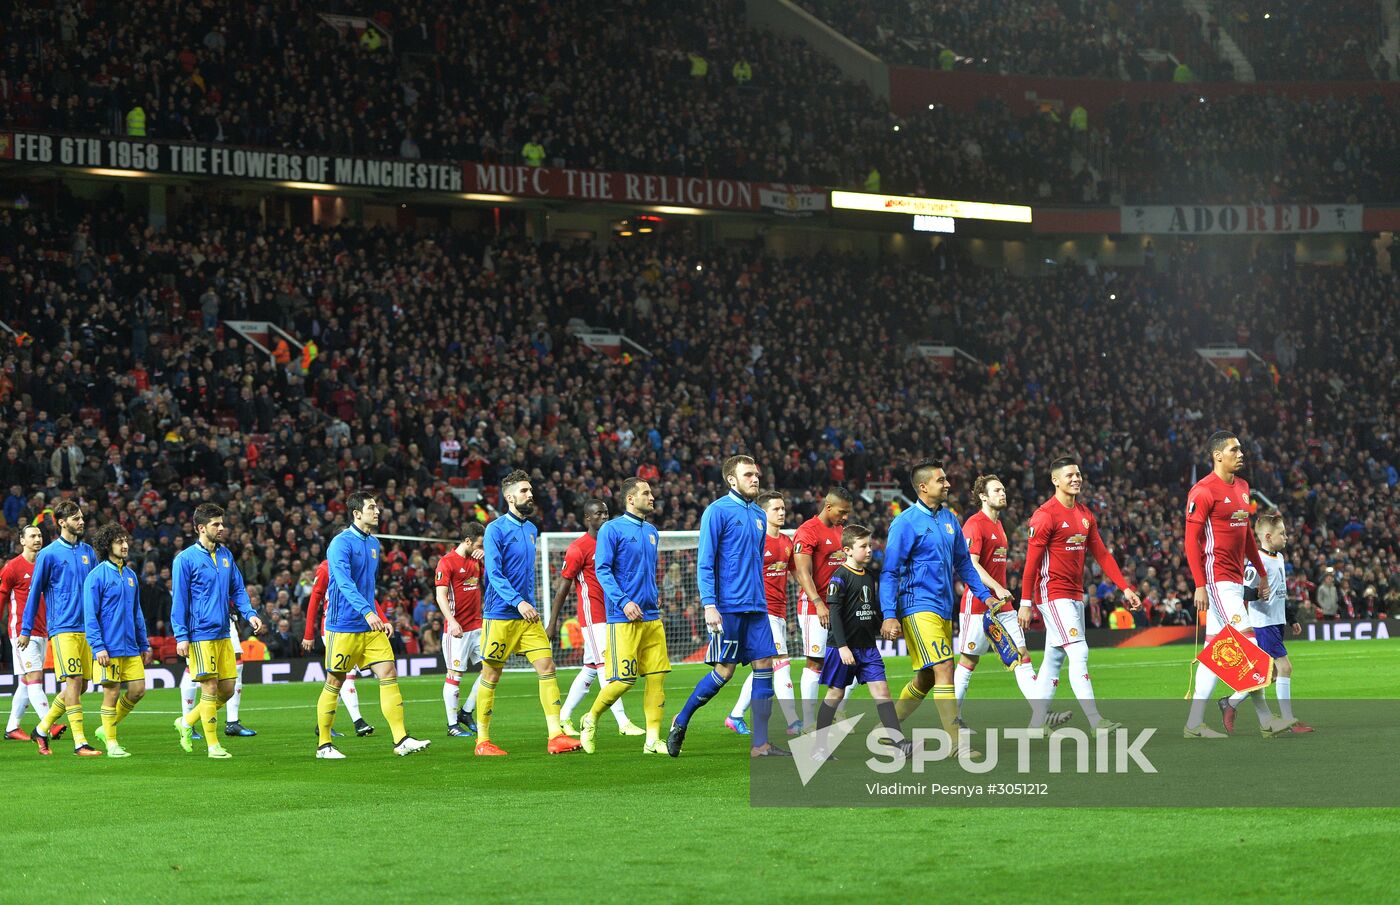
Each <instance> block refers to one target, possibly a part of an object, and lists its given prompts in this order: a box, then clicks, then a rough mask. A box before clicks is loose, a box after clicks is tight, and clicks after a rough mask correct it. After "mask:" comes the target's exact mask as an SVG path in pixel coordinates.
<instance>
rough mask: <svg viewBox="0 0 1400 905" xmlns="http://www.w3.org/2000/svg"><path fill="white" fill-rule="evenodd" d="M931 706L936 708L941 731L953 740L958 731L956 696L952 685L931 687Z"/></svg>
mask: <svg viewBox="0 0 1400 905" xmlns="http://www.w3.org/2000/svg"><path fill="white" fill-rule="evenodd" d="M933 706H935V707H937V708H938V721H939V722H940V723H942V724H943V731H944V732H947V733H948V735H949V736H951V737H952V738H953V739H954V740H956V739H957V735H956V734H955V733H956V732H957V731H958V726H957V723H956V722H955V721H956V720H957V718H958V694H957V690H956V689H955V688H954V687H953V686H952V685H935V686H933Z"/></svg>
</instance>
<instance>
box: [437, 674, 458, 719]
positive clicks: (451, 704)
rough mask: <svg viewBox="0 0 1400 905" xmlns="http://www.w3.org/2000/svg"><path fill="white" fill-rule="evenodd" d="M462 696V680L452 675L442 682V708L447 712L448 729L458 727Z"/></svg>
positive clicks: (448, 675)
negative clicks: (459, 705) (458, 711)
mask: <svg viewBox="0 0 1400 905" xmlns="http://www.w3.org/2000/svg"><path fill="white" fill-rule="evenodd" d="M461 696H462V680H461V679H459V678H457V677H456V676H454V675H453V674H452V673H448V674H447V678H446V679H444V680H443V682H442V706H443V709H445V710H446V711H447V727H448V728H449V729H450V728H452V727H453V726H455V725H457V702H458V700H460V698H461Z"/></svg>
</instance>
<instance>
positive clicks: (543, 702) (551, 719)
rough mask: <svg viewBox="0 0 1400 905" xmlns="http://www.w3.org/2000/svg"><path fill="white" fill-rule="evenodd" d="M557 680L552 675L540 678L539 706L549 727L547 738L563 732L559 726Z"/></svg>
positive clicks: (547, 674) (548, 674) (546, 674)
mask: <svg viewBox="0 0 1400 905" xmlns="http://www.w3.org/2000/svg"><path fill="white" fill-rule="evenodd" d="M561 704H562V702H561V701H560V700H559V680H558V679H556V678H554V673H552V672H550V673H545V674H543V675H541V676H540V706H541V707H543V708H544V722H545V725H547V726H548V727H549V737H550V738H554V737H555V736H556V735H558V734H559V733H561V732H563V731H564V730H563V729H562V728H561V727H560V726H559V710H560V706H561Z"/></svg>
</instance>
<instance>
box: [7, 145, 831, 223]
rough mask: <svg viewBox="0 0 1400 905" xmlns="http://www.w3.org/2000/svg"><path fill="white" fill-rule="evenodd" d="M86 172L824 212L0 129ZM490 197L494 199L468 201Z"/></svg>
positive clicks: (807, 206) (725, 185) (666, 186)
mask: <svg viewBox="0 0 1400 905" xmlns="http://www.w3.org/2000/svg"><path fill="white" fill-rule="evenodd" d="M3 162H14V163H27V164H38V165H44V166H59V167H74V168H81V169H83V170H86V171H87V172H89V173H91V174H93V175H98V176H127V175H149V176H182V177H196V178H205V179H251V180H258V181H269V182H279V183H282V184H283V185H284V186H285V187H288V188H298V189H308V190H321V191H326V192H333V191H336V190H338V189H356V188H363V189H390V190H401V191H415V192H443V193H451V194H466V195H473V194H474V195H493V196H503V197H507V198H548V199H558V200H561V201H601V202H610V203H616V204H639V205H659V206H667V205H670V206H675V207H685V208H703V209H706V210H732V211H760V210H768V211H772V212H773V213H777V214H782V215H786V216H806V215H810V214H813V213H817V212H820V211H824V210H826V207H827V203H826V199H827V195H826V192H825V190H822V189H820V188H818V187H815V186H805V185H787V184H782V183H766V182H765V183H756V182H745V181H743V180H738V179H710V178H702V177H696V176H657V175H646V174H639V173H612V172H604V171H599V170H575V169H568V168H556V167H528V166H515V165H507V164H487V163H461V162H457V161H422V160H404V159H384V158H371V157H352V156H343V155H337V154H322V153H316V152H311V151H289V150H270V149H263V148H244V147H229V146H226V145H201V144H190V143H184V142H168V141H157V140H155V139H144V138H109V137H91V136H76V135H56V134H51V133H46V132H0V163H3ZM468 200H488V199H468Z"/></svg>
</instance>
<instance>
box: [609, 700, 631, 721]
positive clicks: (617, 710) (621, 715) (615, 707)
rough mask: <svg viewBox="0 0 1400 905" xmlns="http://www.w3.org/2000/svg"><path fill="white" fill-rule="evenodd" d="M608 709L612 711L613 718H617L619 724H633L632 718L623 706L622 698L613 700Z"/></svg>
mask: <svg viewBox="0 0 1400 905" xmlns="http://www.w3.org/2000/svg"><path fill="white" fill-rule="evenodd" d="M608 710H610V711H611V712H612V715H613V719H615V720H617V725H618V726H630V725H632V720H631V718H630V717H628V716H627V711H626V710H624V709H623V708H622V698H618V699H617V700H616V701H613V702H612V706H611V707H609V708H608Z"/></svg>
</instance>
